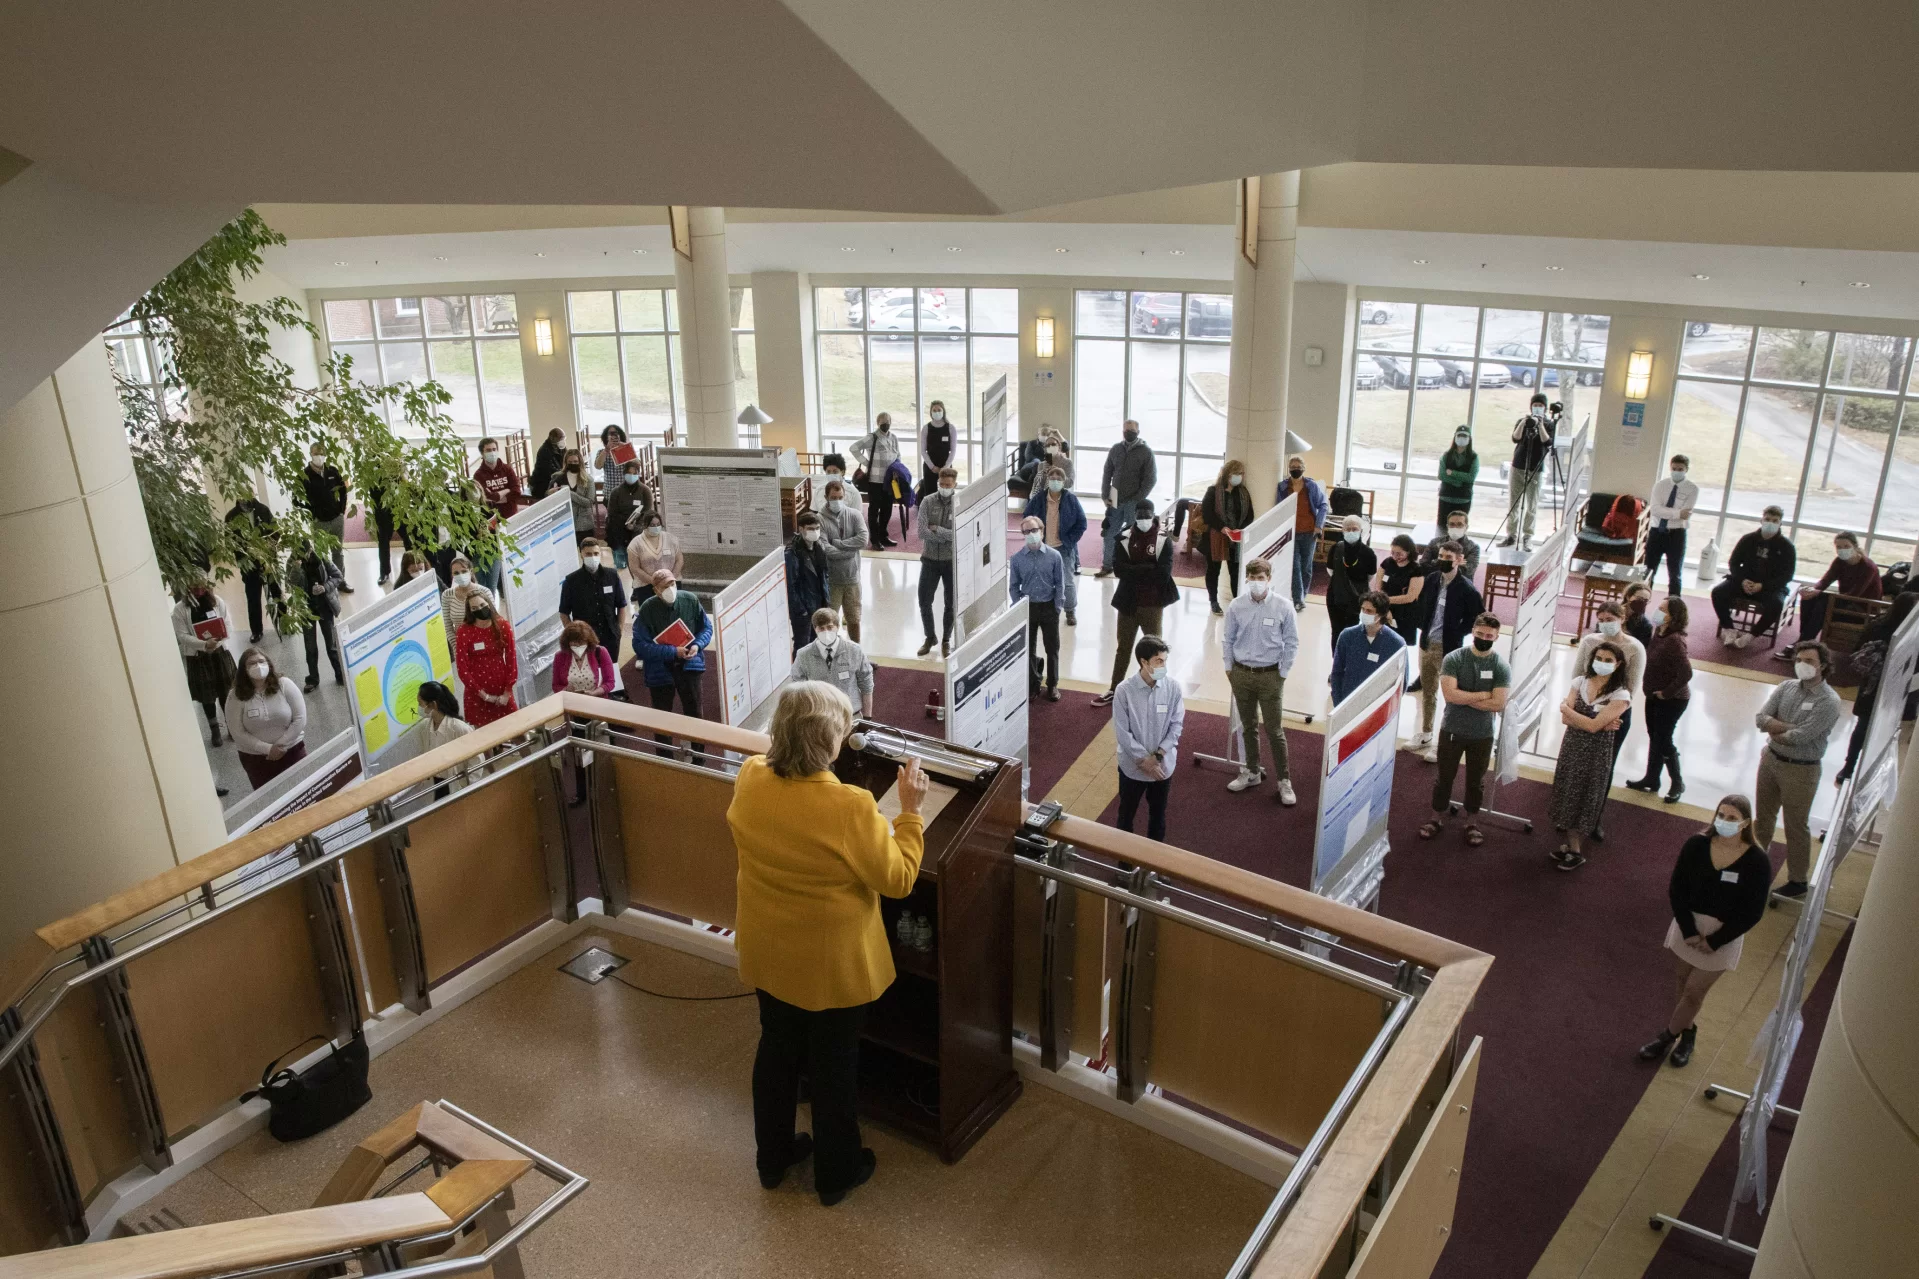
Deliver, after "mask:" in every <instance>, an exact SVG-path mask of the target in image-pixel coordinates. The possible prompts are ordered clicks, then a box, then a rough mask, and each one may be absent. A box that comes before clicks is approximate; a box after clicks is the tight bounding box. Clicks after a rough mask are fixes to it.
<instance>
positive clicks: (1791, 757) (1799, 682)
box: [1753, 640, 1845, 897]
mask: <svg viewBox="0 0 1919 1279" xmlns="http://www.w3.org/2000/svg"><path fill="white" fill-rule="evenodd" d="M1831 669H1832V650H1830V649H1828V648H1827V647H1826V646H1825V645H1824V644H1821V643H1820V642H1819V641H1818V640H1801V641H1800V642H1799V643H1797V644H1794V645H1793V646H1792V673H1793V675H1794V676H1795V677H1796V678H1794V679H1789V680H1786V681H1785V682H1783V683H1781V684H1778V685H1776V686H1775V687H1774V688H1773V690H1772V693H1771V695H1770V696H1768V697H1767V698H1766V704H1765V705H1764V706H1763V707H1761V708H1760V710H1759V714H1758V715H1756V716H1754V722H1755V723H1757V724H1758V726H1759V731H1760V732H1762V733H1764V734H1765V735H1766V748H1765V750H1763V751H1761V752H1760V754H1759V778H1758V781H1757V782H1756V783H1755V785H1754V786H1753V837H1754V838H1755V839H1757V840H1758V842H1759V846H1760V847H1761V848H1771V847H1772V835H1773V831H1774V829H1775V827H1776V824H1777V823H1778V820H1779V810H1780V809H1781V808H1783V809H1785V810H1786V882H1785V884H1784V885H1783V886H1781V887H1780V889H1779V895H1780V896H1781V897H1804V896H1805V895H1806V877H1807V876H1808V875H1809V874H1811V872H1812V824H1811V822H1812V801H1813V800H1814V799H1815V798H1816V797H1817V796H1818V794H1819V774H1820V772H1821V771H1822V770H1823V768H1824V763H1823V761H1824V760H1825V757H1826V743H1827V740H1828V739H1829V738H1831V736H1832V730H1833V726H1834V725H1836V724H1837V723H1838V722H1839V715H1840V712H1841V711H1842V710H1843V709H1844V707H1845V703H1844V702H1843V701H1841V700H1840V698H1839V694H1838V693H1836V692H1834V691H1833V688H1832V685H1831V684H1829V683H1827V682H1826V673H1827V672H1828V671H1830V670H1831Z"/></svg>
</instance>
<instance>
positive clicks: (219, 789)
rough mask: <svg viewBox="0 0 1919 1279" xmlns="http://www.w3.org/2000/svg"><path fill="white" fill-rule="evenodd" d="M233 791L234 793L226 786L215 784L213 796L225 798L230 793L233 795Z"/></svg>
mask: <svg viewBox="0 0 1919 1279" xmlns="http://www.w3.org/2000/svg"><path fill="white" fill-rule="evenodd" d="M232 793H233V792H232V791H230V790H228V789H227V788H226V787H224V786H215V787H214V788H213V797H214V798H215V799H225V798H226V797H227V796H228V795H231V794H232Z"/></svg>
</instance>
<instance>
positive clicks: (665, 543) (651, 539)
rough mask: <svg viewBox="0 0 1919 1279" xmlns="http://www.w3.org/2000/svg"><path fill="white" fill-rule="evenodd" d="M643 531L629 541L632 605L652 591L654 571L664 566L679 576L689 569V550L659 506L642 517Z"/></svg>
mask: <svg viewBox="0 0 1919 1279" xmlns="http://www.w3.org/2000/svg"><path fill="white" fill-rule="evenodd" d="M640 525H641V527H640V535H639V536H638V537H636V538H634V539H633V540H632V541H630V542H628V543H627V544H626V569H627V572H629V573H631V574H632V575H633V607H634V608H638V607H639V606H640V601H641V600H644V599H645V598H646V597H647V596H649V595H651V594H652V593H653V575H654V574H655V573H657V572H659V571H660V570H661V569H665V570H666V571H667V572H669V573H671V574H672V575H673V576H674V578H675V579H676V580H677V579H678V578H679V576H680V575H681V574H682V573H684V572H686V554H685V552H684V551H682V550H681V549H680V539H679V538H677V537H675V536H673V535H672V534H671V533H669V532H667V531H666V519H665V517H664V516H662V515H661V514H660V512H659V511H658V510H650V511H648V512H647V513H646V514H645V515H642V516H641V517H640Z"/></svg>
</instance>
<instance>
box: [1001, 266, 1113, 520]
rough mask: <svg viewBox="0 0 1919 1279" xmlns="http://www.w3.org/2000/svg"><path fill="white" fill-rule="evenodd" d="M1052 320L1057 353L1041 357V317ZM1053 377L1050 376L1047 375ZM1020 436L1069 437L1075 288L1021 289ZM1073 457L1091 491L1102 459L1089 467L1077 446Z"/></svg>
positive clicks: (1078, 476) (1080, 480)
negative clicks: (1049, 431) (1051, 432)
mask: <svg viewBox="0 0 1919 1279" xmlns="http://www.w3.org/2000/svg"><path fill="white" fill-rule="evenodd" d="M1042 315H1044V316H1050V317H1051V318H1052V321H1053V356H1052V358H1051V359H1047V360H1042V359H1041V358H1040V357H1039V347H1038V345H1037V343H1038V342H1039V318H1040V317H1041V316H1042ZM1049 375H1050V376H1049ZM1015 398H1016V399H1017V401H1018V403H1019V434H1018V438H1020V439H1022V440H1036V439H1038V438H1039V433H1040V431H1041V430H1042V429H1044V428H1046V427H1049V426H1050V427H1053V428H1055V429H1056V430H1058V431H1059V432H1060V434H1062V435H1065V436H1067V437H1068V438H1069V439H1070V438H1071V430H1070V428H1071V425H1072V421H1073V291H1072V290H1071V289H1053V288H1021V289H1020V291H1019V387H1018V394H1017V396H1016V397H1015ZM973 412H974V413H975V414H976V415H977V414H978V412H979V406H978V405H977V404H975V405H974V406H973ZM1073 459H1074V461H1075V462H1077V463H1078V469H1077V470H1076V472H1075V479H1076V481H1077V483H1078V485H1079V486H1080V487H1082V488H1085V489H1087V490H1088V491H1089V492H1090V491H1091V490H1093V489H1096V488H1098V487H1099V469H1100V466H1101V465H1103V464H1104V461H1105V459H1104V458H1103V457H1101V458H1098V459H1096V460H1095V461H1093V462H1092V463H1090V465H1091V467H1092V478H1091V479H1090V480H1088V478H1087V475H1086V470H1087V467H1088V465H1089V463H1088V462H1087V460H1086V459H1084V458H1082V457H1080V455H1079V451H1078V448H1077V446H1075V448H1074V452H1073Z"/></svg>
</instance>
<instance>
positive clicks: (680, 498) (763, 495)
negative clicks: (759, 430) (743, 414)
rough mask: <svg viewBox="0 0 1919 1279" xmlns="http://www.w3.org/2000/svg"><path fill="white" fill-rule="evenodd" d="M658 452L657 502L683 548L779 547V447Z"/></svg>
mask: <svg viewBox="0 0 1919 1279" xmlns="http://www.w3.org/2000/svg"><path fill="white" fill-rule="evenodd" d="M657 456H658V458H659V467H660V507H661V510H662V512H663V513H664V515H665V518H666V526H667V527H668V528H669V529H672V530H673V533H674V536H676V537H678V538H679V539H680V545H681V546H682V547H684V548H685V549H686V552H687V554H689V555H692V554H705V555H754V556H757V555H765V554H766V553H767V552H769V551H777V550H779V549H780V548H781V544H782V542H783V541H784V540H785V539H784V537H783V536H782V534H781V532H780V458H779V450H778V449H776V448H761V449H694V448H675V449H660V450H659V451H658V454H657Z"/></svg>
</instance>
